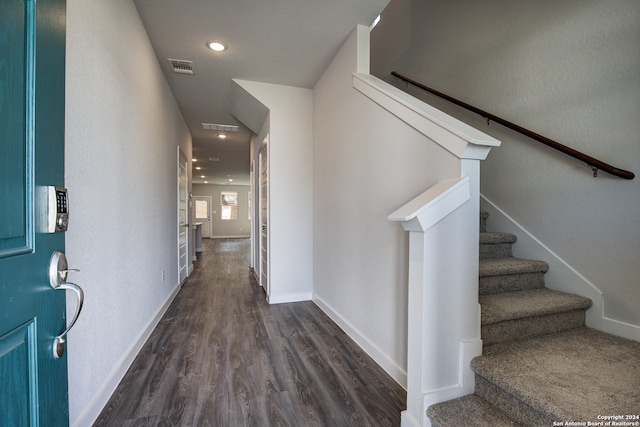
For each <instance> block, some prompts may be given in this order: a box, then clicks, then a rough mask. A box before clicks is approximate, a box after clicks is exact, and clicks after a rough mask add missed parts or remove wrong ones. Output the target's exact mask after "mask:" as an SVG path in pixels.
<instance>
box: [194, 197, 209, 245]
mask: <svg viewBox="0 0 640 427" xmlns="http://www.w3.org/2000/svg"><path fill="white" fill-rule="evenodd" d="M193 200H194V210H195V218H196V222H197V223H199V224H201V226H200V227H201V228H202V237H203V238H205V239H208V238H210V237H211V196H194V199H193Z"/></svg>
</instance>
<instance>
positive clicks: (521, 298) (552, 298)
mask: <svg viewBox="0 0 640 427" xmlns="http://www.w3.org/2000/svg"><path fill="white" fill-rule="evenodd" d="M479 301H480V309H481V319H482V325H489V324H493V323H497V322H502V321H505V320H514V319H520V318H523V317H533V316H542V315H547V314H554V313H562V312H566V311H571V310H584V309H587V308H589V307H591V305H592V301H591V300H590V299H589V298H585V297H582V296H579V295H574V294H569V293H566V292H560V291H554V290H551V289H547V288H542V289H531V290H524V291H516V292H503V293H499V294H491V295H481V296H480V297H479Z"/></svg>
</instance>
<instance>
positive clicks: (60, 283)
mask: <svg viewBox="0 0 640 427" xmlns="http://www.w3.org/2000/svg"><path fill="white" fill-rule="evenodd" d="M70 271H80V270H77V269H70V268H68V265H67V257H66V256H65V255H64V254H63V253H62V252H59V251H55V252H54V253H53V254H52V255H51V261H50V262H49V283H50V284H51V287H52V288H53V289H62V290H69V291H73V292H75V294H76V296H77V298H78V302H77V304H76V312H75V314H74V315H73V318H72V319H71V322H69V326H67V329H65V330H64V332H62V333H61V334H60V335H58V336H57V337H55V338H54V340H53V357H54V358H55V359H59V358H61V357H62V355H63V354H64V349H65V346H66V340H65V338H66V336H67V334H68V333H69V331H70V330H71V328H73V325H75V323H76V320H78V316H80V311H82V305H83V304H84V292H83V291H82V288H81V287H80V286H78V285H76V284H75V283H70V282H67V275H68V273H69V272H70Z"/></svg>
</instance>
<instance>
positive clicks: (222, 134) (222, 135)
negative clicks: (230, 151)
mask: <svg viewBox="0 0 640 427" xmlns="http://www.w3.org/2000/svg"><path fill="white" fill-rule="evenodd" d="M226 137H227V135H225V134H224V133H221V134H220V135H218V138H220V139H225V138H226Z"/></svg>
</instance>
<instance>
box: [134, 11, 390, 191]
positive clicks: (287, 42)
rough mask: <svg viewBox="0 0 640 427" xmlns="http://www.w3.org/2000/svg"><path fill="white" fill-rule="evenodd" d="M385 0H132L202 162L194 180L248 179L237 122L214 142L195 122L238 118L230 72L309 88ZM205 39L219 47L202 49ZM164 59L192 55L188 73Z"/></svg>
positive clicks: (245, 142) (244, 137) (244, 132)
mask: <svg viewBox="0 0 640 427" xmlns="http://www.w3.org/2000/svg"><path fill="white" fill-rule="evenodd" d="M388 1H389V0H189V1H185V0H134V3H135V4H136V7H137V8H138V11H139V13H140V16H141V18H142V21H143V23H144V25H145V28H146V30H147V33H148V34H149V38H150V40H151V44H152V45H153V48H154V50H155V52H156V55H157V56H158V61H159V62H160V65H161V67H162V68H163V71H164V73H165V75H166V77H167V81H168V82H169V86H170V87H171V90H172V91H173V94H174V96H175V98H176V100H177V102H178V106H179V107H180V110H181V111H182V114H183V115H184V118H185V120H186V122H187V126H188V127H189V130H190V132H191V135H192V137H193V156H194V158H197V159H198V160H199V161H198V162H197V163H196V164H194V167H195V166H198V165H199V166H200V167H202V168H203V169H202V170H200V171H195V170H194V182H196V183H197V182H203V181H204V180H207V181H208V182H209V183H217V184H221V183H225V182H228V180H229V179H230V178H231V179H234V183H237V184H248V183H249V141H250V138H251V131H249V130H248V129H247V128H246V127H245V126H240V131H239V132H237V133H229V134H228V136H229V137H228V138H227V139H226V140H224V141H222V140H220V139H218V138H217V134H218V133H219V132H212V131H207V130H204V129H202V127H201V125H200V123H219V124H237V125H242V124H241V123H239V122H238V121H237V120H236V119H235V118H233V117H232V116H231V114H230V112H229V110H230V101H231V100H230V94H231V79H233V78H238V79H243V80H252V81H259V82H266V83H274V84H282V85H289V86H298V87H305V88H312V87H313V86H314V84H315V82H316V81H317V80H318V78H319V77H320V75H321V74H322V72H323V71H324V69H325V68H326V66H327V65H328V64H329V62H330V61H331V59H332V58H333V56H334V55H335V53H336V52H337V50H338V49H339V47H340V46H341V45H342V43H343V41H344V40H345V39H346V37H347V36H348V35H349V33H350V32H351V31H352V30H353V29H354V27H355V26H356V25H357V24H364V25H369V24H370V23H371V22H373V20H374V19H375V17H376V16H377V15H378V14H380V12H382V9H384V7H385V6H386V4H387V3H388ZM212 39H215V40H221V41H223V42H225V43H226V44H227V46H228V49H227V51H225V52H222V53H215V52H213V51H211V50H209V49H208V48H207V47H206V45H205V43H206V42H207V41H208V40H212ZM167 58H172V59H183V60H189V61H193V64H192V65H193V68H194V70H195V74H194V75H186V74H176V73H174V72H173V69H172V67H171V65H170V64H169V62H168V61H167ZM210 157H215V158H218V159H220V161H218V162H210V161H208V159H209V158H210ZM200 175H204V176H206V178H200ZM229 175H231V176H232V177H229Z"/></svg>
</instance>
